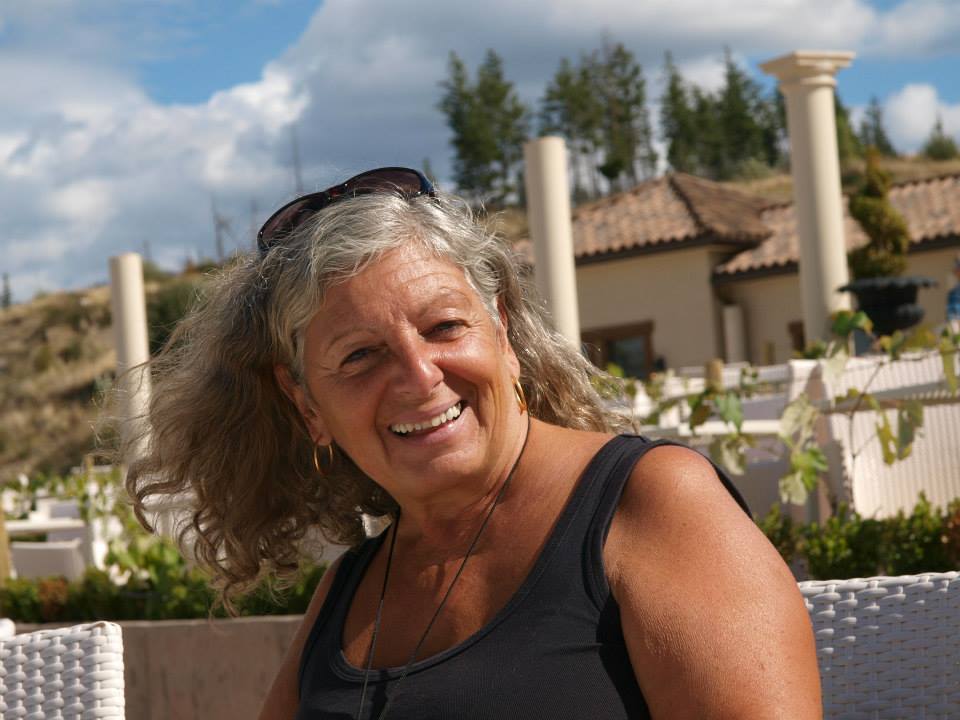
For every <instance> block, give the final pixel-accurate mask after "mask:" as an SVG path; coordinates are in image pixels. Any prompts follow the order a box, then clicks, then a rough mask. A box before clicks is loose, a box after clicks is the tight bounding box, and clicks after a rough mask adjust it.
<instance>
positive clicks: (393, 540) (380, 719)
mask: <svg viewBox="0 0 960 720" xmlns="http://www.w3.org/2000/svg"><path fill="white" fill-rule="evenodd" d="M530 427H531V422H530V414H529V413H527V433H526V436H525V437H524V438H523V445H521V446H520V454H519V455H517V459H516V460H514V462H513V467H511V468H510V472H509V473H507V477H506V479H505V480H504V481H503V485H501V486H500V489H499V490H498V491H497V495H496V497H494V498H493V502H492V503H490V509H489V510H488V511H487V514H486V515H485V516H484V518H483V522H482V523H480V528H479V529H478V530H477V533H476V535H474V536H473V540H471V541H470V545H469V547H467V552H466V553H464V555H463V560H461V561H460V567H459V568H457V572H456V574H454V576H453V579H452V580H451V581H450V584H449V585H448V586H447V591H446V592H445V593H444V594H443V598H441V600H440V603H439V604H438V605H437V609H436V610H434V611H433V615H432V616H431V618H430V622H428V623H427V627H426V629H425V630H424V631H423V634H422V635H421V636H420V639H419V640H418V641H417V644H416V646H415V647H414V648H413V652H411V653H410V657H409V658H408V659H407V662H406V664H405V665H404V666H403V669H402V670H401V671H400V675H399V677H397V680H396V683H395V684H394V686H393V692H394V693H396V691H397V687H399V685H400V683H401V682H403V680H404V678H406V677H407V675H408V674H409V672H410V668H411V667H413V664H414V662H416V660H417V655H418V654H419V653H420V649H421V648H422V647H423V643H424V642H425V641H426V639H427V636H428V635H429V634H430V631H431V630H432V629H433V626H434V624H435V623H436V621H437V618H438V617H439V616H440V611H441V610H443V607H444V605H446V603H447V599H448V598H449V597H450V595H451V593H452V592H453V588H454V586H455V585H456V584H457V580H459V579H460V575H462V574H463V569H464V568H465V567H466V566H467V560H469V559H470V556H471V555H472V554H473V551H474V549H475V548H476V546H477V543H478V542H479V541H480V536H481V535H482V534H483V531H484V529H485V528H486V527H487V523H489V522H490V518H491V517H493V511H494V510H496V509H497V505H499V504H500V500H501V499H502V498H503V495H504V492H505V491H506V489H507V486H508V485H509V484H510V481H511V480H512V479H513V476H514V474H515V473H516V471H517V466H519V465H520V458H522V457H523V452H524V450H526V449H527V441H528V440H530ZM399 526H400V511H399V510H398V511H397V518H396V520H394V521H393V527H392V531H393V532H392V535H391V537H390V549H389V550H388V551H387V565H386V568H385V569H384V571H383V585H382V587H381V588H380V601H379V602H378V603H377V614H376V617H375V618H374V621H373V633H372V635H371V637H370V648H369V650H368V651H367V665H366V668H364V671H363V685H362V687H361V690H360V705H359V707H358V708H357V716H356V720H362V717H363V707H364V703H365V700H366V697H367V686H368V685H369V680H370V673H371V671H372V669H373V657H374V653H375V652H376V647H377V636H378V635H379V631H380V620H381V618H382V616H383V605H384V601H385V599H386V596H387V582H388V581H389V579H390V566H391V565H392V563H393V551H394V548H395V547H396V544H397V528H398V527H399ZM386 697H387V699H386V702H385V703H384V704H383V710H381V711H380V714H379V715H377V720H384V718H385V717H386V716H387V711H388V710H389V709H390V704H391V702H392V700H393V697H391V695H390V693H387V696H386Z"/></svg>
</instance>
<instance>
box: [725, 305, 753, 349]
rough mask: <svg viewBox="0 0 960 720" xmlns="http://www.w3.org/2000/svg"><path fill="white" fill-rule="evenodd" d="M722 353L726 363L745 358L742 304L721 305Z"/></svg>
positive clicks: (745, 335) (745, 337) (745, 341)
mask: <svg viewBox="0 0 960 720" xmlns="http://www.w3.org/2000/svg"><path fill="white" fill-rule="evenodd" d="M723 354H724V357H725V358H726V360H727V362H728V363H734V362H746V360H747V334H746V327H745V323H744V321H743V306H742V305H724V306H723Z"/></svg>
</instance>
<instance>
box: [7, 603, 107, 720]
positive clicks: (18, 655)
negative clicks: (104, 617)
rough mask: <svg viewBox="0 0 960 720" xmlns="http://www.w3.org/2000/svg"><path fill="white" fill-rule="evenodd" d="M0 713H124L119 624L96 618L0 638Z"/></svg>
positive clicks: (42, 717)
mask: <svg viewBox="0 0 960 720" xmlns="http://www.w3.org/2000/svg"><path fill="white" fill-rule="evenodd" d="M0 663H2V665H0V717H2V718H4V720H9V719H11V718H29V720H60V719H61V718H62V719H64V720H66V719H68V718H77V720H79V719H80V718H83V720H87V719H88V718H89V719H91V720H94V719H96V720H100V719H101V718H110V719H111V720H112V719H114V718H120V719H121V720H122V718H123V717H124V699H123V640H122V638H121V635H120V626H119V625H115V624H114V623H108V622H96V623H89V624H86V625H76V626H74V627H67V628H58V629H56V630H38V631H37V632H32V633H26V634H24V635H15V636H14V637H12V638H8V639H6V640H0Z"/></svg>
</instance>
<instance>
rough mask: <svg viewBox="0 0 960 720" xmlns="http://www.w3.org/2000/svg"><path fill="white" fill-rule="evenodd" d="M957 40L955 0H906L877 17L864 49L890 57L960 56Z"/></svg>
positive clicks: (958, 17)
mask: <svg viewBox="0 0 960 720" xmlns="http://www.w3.org/2000/svg"><path fill="white" fill-rule="evenodd" d="M957 37H960V12H958V7H957V3H956V1H955V0H906V1H905V2H902V3H900V4H899V5H897V6H896V7H894V8H892V9H891V10H890V11H889V12H887V13H885V14H884V15H882V16H880V17H878V18H877V20H876V23H875V26H874V31H873V32H871V33H870V34H869V35H867V36H866V37H865V47H864V50H865V51H866V52H867V53H869V54H877V55H887V56H908V57H926V56H935V55H941V54H952V55H956V53H957Z"/></svg>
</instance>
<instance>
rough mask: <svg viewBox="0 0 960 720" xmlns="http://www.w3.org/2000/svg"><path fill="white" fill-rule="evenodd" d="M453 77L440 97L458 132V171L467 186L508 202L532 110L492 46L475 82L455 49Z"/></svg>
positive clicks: (451, 61) (451, 125)
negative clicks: (521, 96)
mask: <svg viewBox="0 0 960 720" xmlns="http://www.w3.org/2000/svg"><path fill="white" fill-rule="evenodd" d="M448 68H449V77H448V78H447V80H445V81H444V82H443V83H441V86H442V87H443V89H444V95H443V98H442V99H441V101H440V103H439V107H440V110H441V111H442V112H443V113H444V115H446V118H447V126H448V127H449V128H450V130H451V131H452V133H453V137H452V139H451V144H452V145H453V148H454V153H455V158H454V177H455V179H456V182H457V186H458V187H459V189H460V190H461V191H462V192H465V193H468V194H470V195H473V196H475V197H478V198H483V199H486V200H490V201H492V202H493V203H494V204H503V203H505V202H506V201H507V199H508V197H509V196H511V195H512V194H513V193H515V192H517V191H518V189H519V187H518V182H517V173H518V169H519V166H520V161H521V160H522V158H523V143H524V141H525V140H526V138H527V125H528V111H527V108H526V107H525V106H524V105H523V103H522V102H520V99H519V97H518V95H517V93H516V90H515V89H514V87H513V83H511V82H510V81H508V80H507V79H506V77H505V76H504V72H503V61H502V60H501V59H500V56H499V55H497V53H495V52H494V51H493V50H488V51H487V54H486V56H485V57H484V60H483V62H482V63H481V64H480V67H479V68H478V69H477V78H476V81H475V82H471V81H470V78H469V75H468V73H467V68H466V66H465V65H464V63H463V61H462V60H461V59H460V58H459V57H458V56H457V54H456V53H454V52H451V53H450V59H449V65H448Z"/></svg>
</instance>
